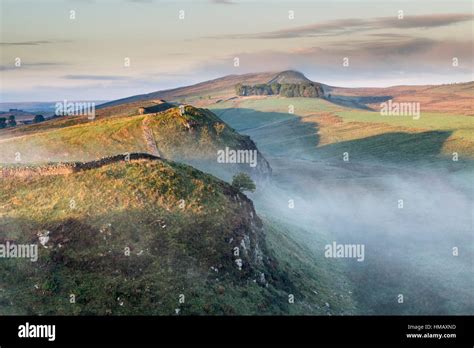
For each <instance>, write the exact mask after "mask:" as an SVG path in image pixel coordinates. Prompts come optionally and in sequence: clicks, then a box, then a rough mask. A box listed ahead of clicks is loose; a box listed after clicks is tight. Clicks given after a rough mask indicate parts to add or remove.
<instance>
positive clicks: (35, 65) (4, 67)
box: [0, 62, 68, 71]
mask: <svg viewBox="0 0 474 348" xmlns="http://www.w3.org/2000/svg"><path fill="white" fill-rule="evenodd" d="M65 65H68V64H67V63H52V62H37V63H21V66H19V67H17V66H14V65H13V64H12V65H0V71H9V70H21V69H36V68H44V67H50V66H53V67H57V66H65Z"/></svg>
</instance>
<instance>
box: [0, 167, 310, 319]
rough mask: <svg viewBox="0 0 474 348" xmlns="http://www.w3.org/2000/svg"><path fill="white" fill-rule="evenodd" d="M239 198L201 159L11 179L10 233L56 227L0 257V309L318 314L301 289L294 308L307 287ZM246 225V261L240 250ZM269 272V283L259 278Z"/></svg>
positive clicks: (4, 209)
mask: <svg viewBox="0 0 474 348" xmlns="http://www.w3.org/2000/svg"><path fill="white" fill-rule="evenodd" d="M237 196H238V195H237V194H236V193H235V192H234V191H232V190H231V189H230V187H229V186H228V185H227V184H225V183H223V182H221V181H219V180H217V179H215V178H213V177H211V176H209V175H207V174H204V173H202V172H199V171H197V170H195V169H193V168H192V167H188V166H185V165H180V164H176V163H170V162H162V161H149V160H140V161H132V162H130V163H125V162H120V163H115V164H109V165H106V166H103V167H100V168H96V169H91V170H87V171H84V172H79V173H74V174H70V175H67V176H36V177H33V178H28V179H18V178H15V179H4V180H3V182H2V185H1V187H0V202H2V203H1V205H2V206H1V219H0V222H1V224H0V238H1V239H2V240H5V239H9V240H16V241H17V242H18V243H37V237H36V234H37V232H39V231H43V230H48V231H50V240H49V241H48V243H47V244H46V246H47V247H48V248H43V247H41V246H40V258H39V260H38V262H36V263H32V262H30V261H28V260H23V259H10V260H8V259H3V260H1V262H0V289H1V291H0V313H1V314H139V315H142V314H167V315H171V314H175V309H176V308H179V309H180V310H181V312H180V313H181V314H206V313H207V314H265V313H272V314H278V313H281V314H282V313H292V312H293V311H294V312H299V313H317V312H318V309H317V308H313V309H311V308H309V309H308V308H306V307H305V308H304V311H303V308H302V305H301V299H302V296H299V300H298V302H297V303H296V304H295V305H294V308H293V309H290V308H289V305H288V302H287V296H288V293H290V292H292V293H295V294H297V293H298V290H297V289H296V287H295V285H294V284H291V283H290V281H289V280H288V276H287V275H286V274H285V272H286V271H285V267H282V268H281V269H280V268H279V267H278V266H277V264H276V263H275V262H274V261H272V258H271V257H270V258H268V254H267V253H266V249H265V245H264V242H263V240H262V238H263V235H261V233H262V232H261V231H260V228H259V227H258V225H259V224H260V223H259V220H258V218H256V217H255V212H254V211H253V207H252V206H251V203H250V201H248V200H246V199H244V198H240V199H237V200H236V199H235V198H234V197H237ZM181 199H183V200H184V202H185V206H184V207H183V206H180V203H181V201H180V200H181ZM71 202H73V204H72V205H71ZM245 235H247V236H249V237H250V246H249V243H248V242H247V245H246V247H247V253H248V254H246V251H245V250H244V249H243V248H242V247H241V248H240V250H241V258H242V259H243V260H244V266H243V269H242V271H239V270H238V269H237V267H236V265H235V263H234V256H233V255H232V250H233V248H234V247H235V246H236V245H240V242H241V240H242V239H243V238H244V236H245ZM231 239H233V241H231ZM257 243H258V244H259V249H258V250H260V251H261V252H263V255H264V256H263V263H259V262H257V261H255V259H254V254H255V253H256V252H257V251H256V250H257V248H256V245H257ZM126 247H129V248H130V250H131V255H130V256H127V255H125V253H124V250H125V248H126ZM211 266H213V267H215V268H217V269H218V270H219V271H218V272H215V271H214V270H211V269H210V267H211ZM260 272H263V273H265V276H266V281H268V282H269V284H268V285H267V286H265V284H263V283H259V282H255V281H254V280H255V279H258V278H259V275H260ZM70 294H74V295H75V296H76V303H75V304H70V303H69V296H70ZM180 294H184V295H185V303H184V304H179V303H178V299H179V295H180Z"/></svg>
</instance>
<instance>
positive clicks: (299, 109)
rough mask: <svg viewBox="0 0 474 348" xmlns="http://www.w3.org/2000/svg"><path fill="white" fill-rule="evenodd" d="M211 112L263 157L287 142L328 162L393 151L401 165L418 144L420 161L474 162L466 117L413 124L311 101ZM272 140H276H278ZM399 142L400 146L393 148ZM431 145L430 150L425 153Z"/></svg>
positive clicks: (259, 102) (241, 103) (230, 105)
mask: <svg viewBox="0 0 474 348" xmlns="http://www.w3.org/2000/svg"><path fill="white" fill-rule="evenodd" d="M289 105H293V106H294V110H295V111H294V114H293V115H292V114H289V113H288V107H289ZM209 108H210V109H212V110H215V112H216V113H217V114H218V115H219V116H220V117H221V118H222V119H223V120H224V121H226V122H228V123H229V124H231V125H232V126H234V127H235V128H236V129H237V130H243V131H244V132H245V133H247V134H249V135H251V137H252V138H253V139H254V140H255V141H256V143H257V145H258V146H259V148H261V149H262V151H264V152H267V153H268V152H275V147H281V148H282V149H281V150H278V149H277V152H278V151H279V152H280V153H281V154H286V153H285V150H284V148H283V147H284V146H283V144H284V143H285V142H286V145H290V144H291V143H292V142H295V141H297V142H298V143H301V142H303V141H305V142H306V145H305V146H312V147H314V148H315V152H314V155H315V156H316V157H317V158H326V159H328V158H333V157H334V156H340V155H341V154H342V152H344V151H346V150H344V151H342V150H343V149H347V150H349V149H350V150H352V151H354V150H356V149H357V148H358V147H359V150H356V151H358V152H359V153H361V154H369V155H375V156H376V157H380V156H382V157H383V154H384V153H392V152H393V151H394V149H395V150H396V152H397V153H399V154H400V158H398V159H401V158H402V157H403V156H405V155H407V154H410V153H411V152H413V149H416V147H417V146H419V145H420V144H421V146H422V147H425V148H423V149H420V150H419V153H420V156H421V155H422V154H423V153H428V154H430V155H438V154H440V155H445V156H447V157H450V156H451V154H452V152H454V151H457V152H459V154H460V155H461V156H465V157H468V158H472V157H474V138H473V136H472V134H473V132H472V129H473V119H472V117H470V116H464V115H453V114H441V113H433V112H430V113H424V112H422V114H421V117H420V118H419V119H418V120H414V119H413V118H411V117H390V116H381V115H380V113H378V112H371V111H363V110H351V109H347V108H343V107H340V106H337V105H334V104H332V103H330V102H328V101H326V100H322V99H309V98H275V97H269V98H265V99H258V98H239V99H238V100H232V101H228V102H226V103H220V104H215V105H212V106H210V107H209ZM237 108H238V109H237ZM285 121H286V123H284V122H285ZM252 124H255V126H252ZM271 134H274V135H276V134H279V137H278V140H276V139H275V138H274V137H272V136H271ZM390 134H393V135H390ZM397 137H398V138H399V139H400V143H399V144H398V145H396V146H394V142H393V141H394V140H396V138H397ZM273 139H275V140H273ZM430 144H431V145H432V146H433V148H431V149H429V148H426V146H428V147H430ZM285 147H286V148H291V147H290V146H285ZM266 150H270V151H266ZM292 150H293V149H292ZM379 155H380V156H379ZM392 157H393V156H392ZM392 157H391V156H388V157H387V158H388V159H392Z"/></svg>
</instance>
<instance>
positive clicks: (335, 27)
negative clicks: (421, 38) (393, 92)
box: [220, 13, 474, 39]
mask: <svg viewBox="0 0 474 348" xmlns="http://www.w3.org/2000/svg"><path fill="white" fill-rule="evenodd" d="M473 18H474V15H472V14H464V13H451V14H434V15H418V16H405V17H404V18H403V19H398V18H396V17H395V18H394V17H377V18H368V19H360V18H347V19H339V20H332V21H326V22H323V23H316V24H310V25H305V26H299V27H293V28H287V29H281V30H275V31H270V32H263V33H257V34H237V35H228V36H224V37H222V36H221V37H220V38H236V39H289V38H299V37H317V36H338V35H344V34H353V33H354V32H360V31H370V30H379V29H397V28H398V29H410V28H435V27H442V26H447V25H452V24H457V23H462V22H467V21H470V20H472V19H473ZM395 35H396V34H395Z"/></svg>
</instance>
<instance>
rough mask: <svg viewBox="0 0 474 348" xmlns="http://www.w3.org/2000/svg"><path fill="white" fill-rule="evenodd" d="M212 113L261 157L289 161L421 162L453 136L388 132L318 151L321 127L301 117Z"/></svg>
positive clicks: (255, 112) (243, 111)
mask: <svg viewBox="0 0 474 348" xmlns="http://www.w3.org/2000/svg"><path fill="white" fill-rule="evenodd" d="M381 98H390V97H381ZM365 100H366V101H367V100H368V99H365ZM380 100H383V99H380ZM371 101H372V100H371ZM213 111H214V112H216V114H218V115H219V116H220V117H222V119H223V120H224V121H225V122H226V123H228V124H229V125H230V126H231V127H235V126H237V127H235V128H236V129H237V131H240V132H242V133H245V134H247V135H249V136H250V137H251V138H252V139H253V140H254V141H255V143H256V144H257V147H258V148H259V149H260V150H261V151H262V152H263V154H264V155H269V156H287V157H288V158H290V159H291V158H295V157H298V158H301V159H313V160H321V159H322V160H332V159H334V160H340V159H342V156H343V153H344V152H348V153H349V156H350V162H353V161H357V160H371V161H381V162H392V163H393V162H396V163H406V162H424V161H430V160H432V159H434V158H435V157H437V158H438V159H439V155H440V154H441V151H442V148H443V145H444V143H445V142H446V141H447V139H448V138H449V137H450V136H451V134H452V132H451V131H425V132H419V133H406V132H390V133H384V134H379V135H374V136H370V137H366V138H361V139H355V140H349V141H342V142H338V143H334V144H329V145H324V146H320V147H318V145H319V143H320V136H319V135H318V131H319V128H320V125H319V124H318V122H314V121H313V122H305V117H304V116H303V117H301V116H297V115H291V114H286V113H281V112H262V111H258V110H254V109H238V108H237V109H217V110H213ZM316 119H317V118H316Z"/></svg>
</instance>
